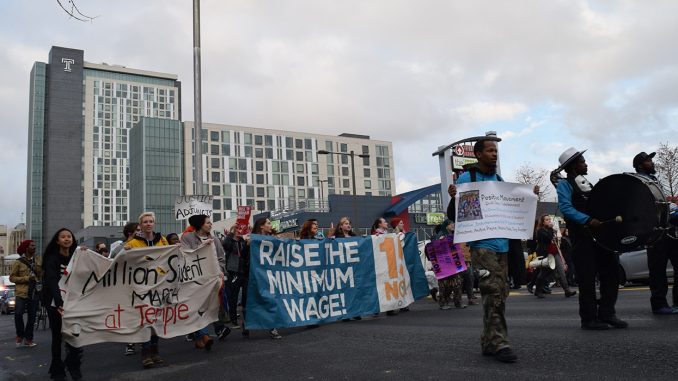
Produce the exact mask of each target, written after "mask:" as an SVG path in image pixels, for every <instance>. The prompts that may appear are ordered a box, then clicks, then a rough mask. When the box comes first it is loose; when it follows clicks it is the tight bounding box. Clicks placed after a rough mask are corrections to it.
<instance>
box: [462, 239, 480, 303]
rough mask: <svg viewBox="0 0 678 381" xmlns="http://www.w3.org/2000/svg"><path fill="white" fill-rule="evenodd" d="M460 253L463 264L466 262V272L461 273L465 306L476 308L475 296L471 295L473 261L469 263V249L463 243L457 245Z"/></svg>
mask: <svg viewBox="0 0 678 381" xmlns="http://www.w3.org/2000/svg"><path fill="white" fill-rule="evenodd" d="M459 246H460V247H461V252H462V253H463V254H464V262H466V271H464V272H462V273H461V278H462V279H463V284H462V286H461V287H462V289H463V291H464V293H466V301H467V302H466V304H467V305H469V306H476V305H478V302H477V301H476V300H477V299H478V297H477V296H475V295H474V294H473V286H474V283H475V281H476V279H475V273H474V269H473V261H471V249H469V247H468V245H467V244H465V243H462V244H459Z"/></svg>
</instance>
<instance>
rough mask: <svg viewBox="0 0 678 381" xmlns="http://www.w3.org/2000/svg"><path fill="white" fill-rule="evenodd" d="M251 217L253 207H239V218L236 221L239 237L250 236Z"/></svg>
mask: <svg viewBox="0 0 678 381" xmlns="http://www.w3.org/2000/svg"><path fill="white" fill-rule="evenodd" d="M250 216H252V207H251V206H250V205H239V206H238V218H237V219H236V221H235V229H236V230H237V231H238V234H239V235H245V234H249V232H250Z"/></svg>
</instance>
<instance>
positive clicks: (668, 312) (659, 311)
mask: <svg viewBox="0 0 678 381" xmlns="http://www.w3.org/2000/svg"><path fill="white" fill-rule="evenodd" d="M652 313H653V314H655V315H673V314H675V313H678V309H675V308H671V307H669V306H666V307H662V308H659V309H656V310H652Z"/></svg>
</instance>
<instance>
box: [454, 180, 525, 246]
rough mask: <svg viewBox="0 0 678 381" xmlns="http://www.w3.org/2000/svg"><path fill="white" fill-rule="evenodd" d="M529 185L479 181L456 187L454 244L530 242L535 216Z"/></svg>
mask: <svg viewBox="0 0 678 381" xmlns="http://www.w3.org/2000/svg"><path fill="white" fill-rule="evenodd" d="M532 188H533V187H532V185H525V184H513V183H506V182H503V181H481V182H472V183H463V184H459V185H457V195H456V211H455V213H456V217H457V218H456V220H457V221H456V226H455V234H454V242H471V241H477V240H481V239H488V238H515V239H531V238H532V235H533V229H534V217H535V214H536V213H537V195H535V194H534V193H533V192H532Z"/></svg>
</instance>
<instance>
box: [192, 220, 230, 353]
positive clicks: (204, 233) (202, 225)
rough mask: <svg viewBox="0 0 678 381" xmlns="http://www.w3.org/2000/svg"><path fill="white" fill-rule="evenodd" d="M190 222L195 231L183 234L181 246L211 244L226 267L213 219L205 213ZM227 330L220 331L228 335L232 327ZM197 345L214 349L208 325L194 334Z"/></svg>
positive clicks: (222, 266) (201, 347)
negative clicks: (213, 229)
mask: <svg viewBox="0 0 678 381" xmlns="http://www.w3.org/2000/svg"><path fill="white" fill-rule="evenodd" d="M188 223H189V224H190V225H191V226H192V227H193V229H195V231H194V232H190V233H186V234H184V235H182V236H181V246H182V247H184V248H186V249H189V250H195V249H197V248H199V247H200V246H202V245H210V246H212V247H213V248H214V254H215V255H216V257H217V260H218V261H219V267H220V268H221V269H222V273H223V268H224V261H225V258H224V248H223V246H222V245H221V244H220V243H219V242H216V243H215V242H214V237H212V233H211V232H212V221H211V220H210V218H209V217H208V216H206V215H204V214H200V215H195V216H191V217H189V218H188ZM222 283H223V274H222ZM224 328H225V330H223V331H222V332H220V333H221V334H222V337H223V335H228V334H229V333H230V329H228V327H224ZM193 337H194V342H195V347H196V348H197V349H205V350H207V351H209V350H211V349H212V345H213V344H214V340H212V338H210V335H209V330H208V327H205V328H203V329H200V330H198V331H196V332H195V333H194V334H193Z"/></svg>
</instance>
